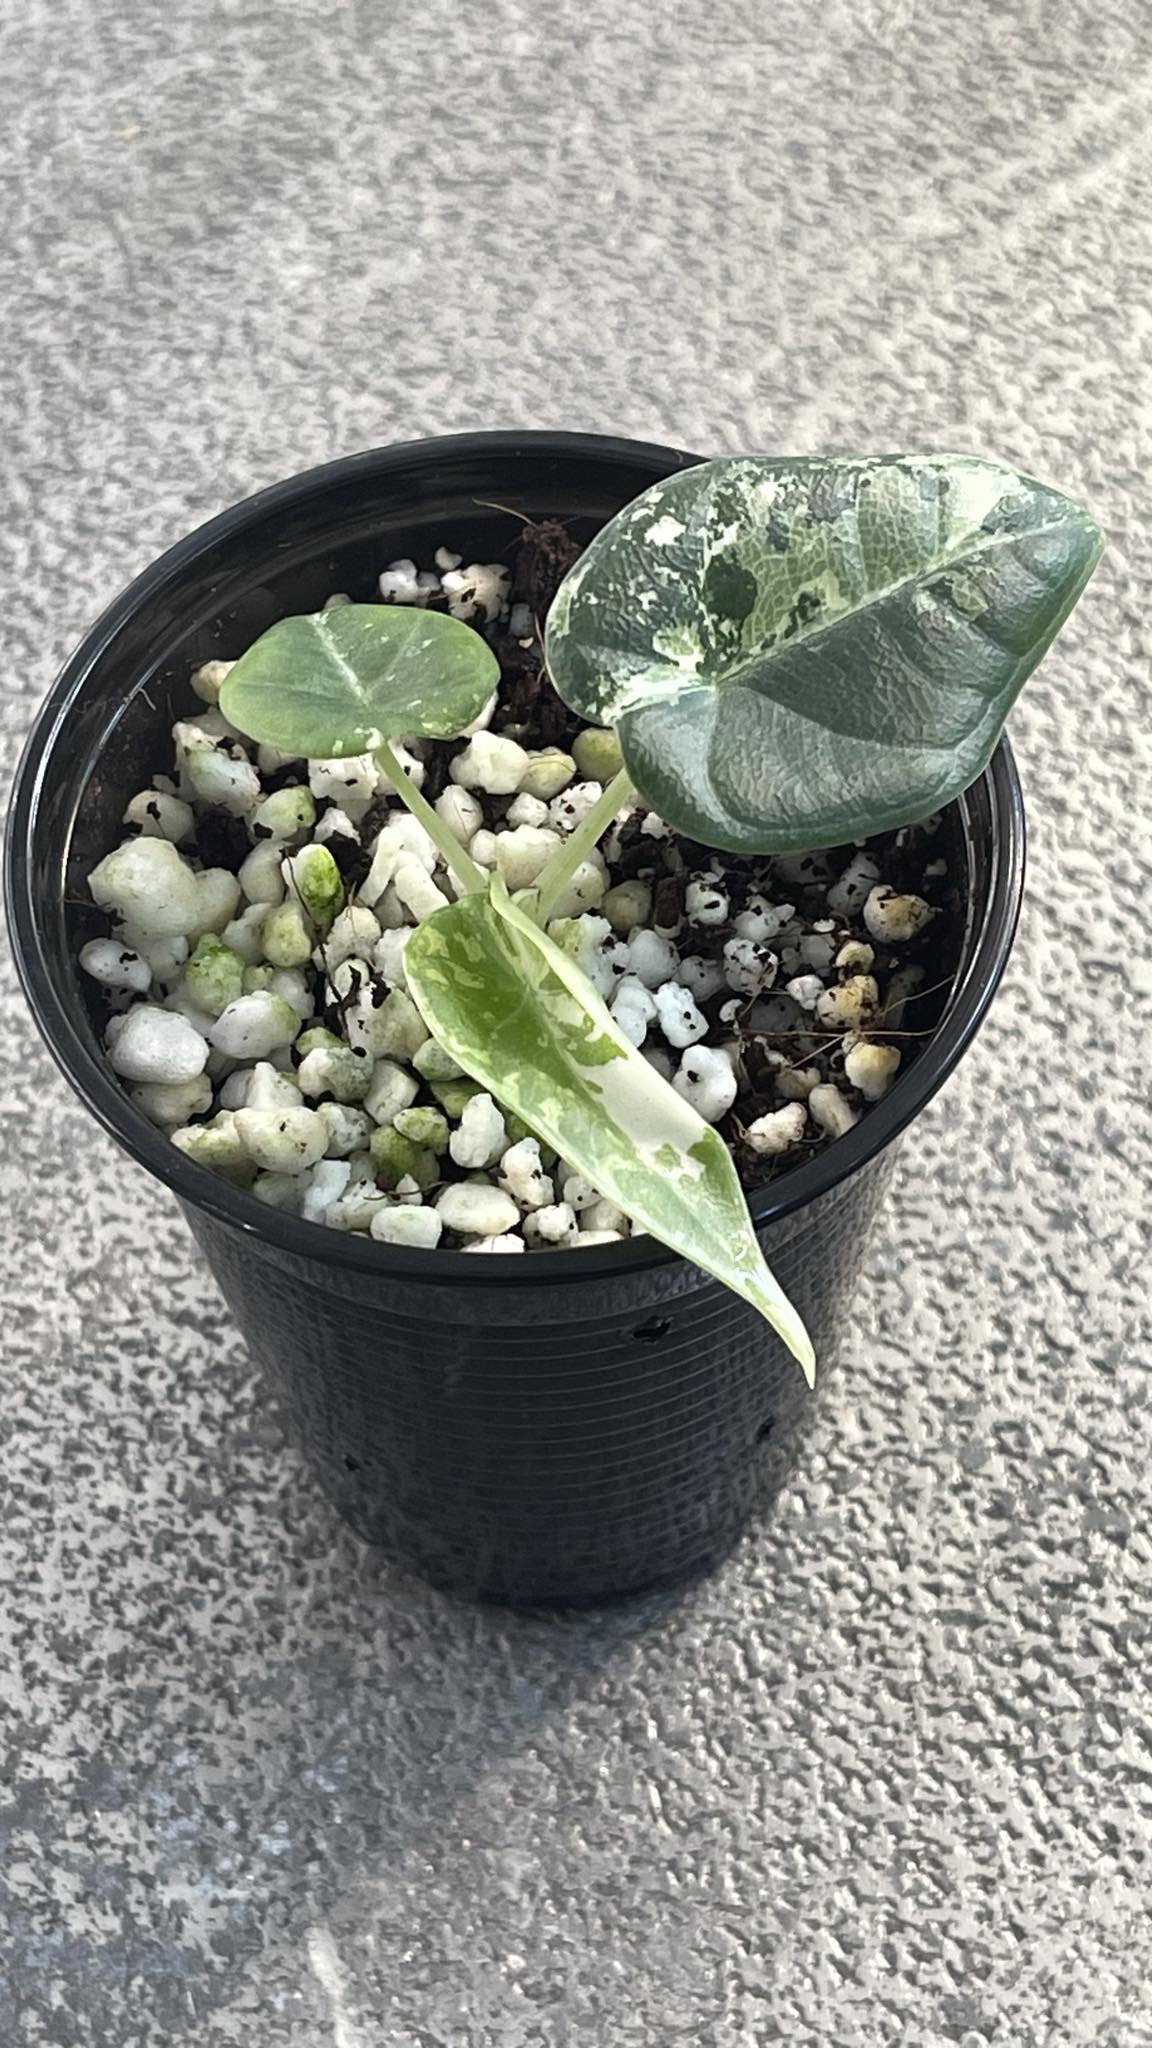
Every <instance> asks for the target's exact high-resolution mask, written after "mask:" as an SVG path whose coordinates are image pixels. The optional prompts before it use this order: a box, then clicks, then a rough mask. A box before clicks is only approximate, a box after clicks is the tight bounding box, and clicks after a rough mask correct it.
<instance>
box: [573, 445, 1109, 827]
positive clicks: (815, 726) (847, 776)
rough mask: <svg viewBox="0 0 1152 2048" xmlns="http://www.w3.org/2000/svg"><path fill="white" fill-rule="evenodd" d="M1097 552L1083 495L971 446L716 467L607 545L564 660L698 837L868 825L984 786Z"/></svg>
mask: <svg viewBox="0 0 1152 2048" xmlns="http://www.w3.org/2000/svg"><path fill="white" fill-rule="evenodd" d="M1101 546H1102V542H1101V536H1100V533H1099V530H1098V529H1097V527H1096V525H1095V524H1094V522H1093V520H1092V519H1091V518H1090V517H1089V515H1088V513H1087V512H1086V511H1085V510H1084V509H1083V507H1082V506H1080V505H1078V504H1076V503H1075V501H1074V500H1072V499H1070V498H1066V497H1064V496H1063V495H1062V494H1061V493H1060V492H1058V491H1054V490H1051V489H1049V488H1048V487H1047V486H1046V485H1044V484H1040V483H1037V482H1036V481H1035V479H1034V478H1032V477H1027V476H1022V475H1019V474H1017V472H1016V471H1014V470H1010V469H1005V468H1002V467H1001V466H1000V465H999V464H997V463H992V462H983V461H979V460H977V459H976V458H975V457H969V456H957V455H947V456H905V455H886V456H878V457H874V458H871V459H859V460H857V459H854V458H843V459H829V460H815V459H809V458H799V459H796V460H785V459H778V458H776V457H767V456H764V457H760V456H741V457H734V458H731V459H723V460H721V461H718V462H708V463H703V464H701V465H700V466H699V467H698V468H695V469H690V470H682V471H680V472H679V473H678V474H676V475H675V476H672V477H669V478H667V479H666V480H664V481H663V482H661V483H659V484H656V485H654V486H653V487H652V489H651V490H648V491H645V492H644V494H643V496H642V497H639V498H637V499H636V500H635V501H634V502H633V503H632V504H631V505H628V506H626V507H625V509H624V511H623V512H621V513H620V514H618V516H617V517H616V518H615V519H614V520H612V522H611V523H610V525H608V526H606V527H605V528H604V529H603V531H602V532H601V533H599V534H598V535H597V537H596V538H595V540H593V541H592V543H591V545H590V546H589V547H588V548H587V549H586V551H585V553H584V554H583V555H582V556H581V558H580V560H579V561H578V562H577V563H576V565H575V567H574V568H573V569H572V570H571V572H570V573H569V575H568V577H567V578H566V580H565V582H564V583H563V584H562V586H561V588H560V591H559V593H558V595H557V597H556V600H555V602H554V604H553V606H552V610H551V612H550V614H549V618H548V626H547V654H548V665H549V669H550V671H551V675H552V679H553V681H554V683H555V685H556V688H557V689H558V691H559V692H560V695H561V696H562V697H563V698H564V700H565V702H566V703H567V704H569V705H570V706H571V707H572V709H573V710H575V711H577V712H579V713H580V714H581V716H583V717H585V718H588V719H591V720H593V721H594V722H595V723H596V724H597V725H612V726H614V727H615V729H616V732H617V735H618V738H619V740H620V745H621V750H622V752H623V756H624V763H625V766H626V767H627V769H628V771H629V773H630V775H631V776H632V778H633V780H634V782H635V783H636V784H637V786H638V787H639V789H640V791H641V793H642V795H643V796H644V797H645V798H646V799H647V801H648V802H649V803H651V804H653V805H654V806H655V808H656V809H657V810H658V811H659V812H660V813H661V815H662V816H663V817H665V818H667V819H668V821H669V822H670V823H671V824H673V825H675V826H677V827H678V828H679V829H680V830H681V831H683V832H686V833H688V834H690V835H691V836H692V837H693V838H695V839H700V840H703V841H705V842H706V843H707V844H709V845H712V846H717V847H723V848H726V849H729V850H732V851H735V852H764V853H773V852H791V851H795V850H798V849H805V848H808V847H814V846H828V845H834V844H837V843H839V842H842V841H844V840H849V839H860V838H867V837H868V836H869V835H870V834H872V833H874V832H880V831H885V830H888V829H889V828H891V827H892V826H895V825H900V824H904V823H907V822H909V821H911V820H914V819H916V818H918V817H924V816H926V815H927V813H928V812H930V811H933V810H936V809H937V808H938V807H939V806H940V805H941V804H943V803H946V802H948V801H949V800H950V799H951V798H952V797H954V796H957V795H959V793H960V792H961V790H963V789H966V788H967V787H968V785H969V784H970V783H971V782H972V781H974V779H975V777H976V776H977V775H978V774H979V773H980V771H981V769H982V768H984V767H985V766H986V764H987V762H988V760H989V758H990V756H991V754H992V751H993V749H994V747H995V745H996V742H997V740H998V738H999V736H1000V732H1001V730H1002V728H1003V724H1004V720H1005V718H1006V717H1007V715H1008V712H1009V710H1010V708H1011V706H1012V703H1013V701H1014V700H1015V698H1016V696H1017V694H1018V692H1019V690H1020V689H1021V687H1022V685H1023V683H1024V682H1025V680H1026V679H1027V677H1028V676H1029V675H1030V673H1031V671H1032V669H1033V668H1034V667H1035V665H1036V663H1037V662H1038V661H1039V659H1040V657H1041V655H1042V654H1043V653H1044V651H1045V649H1046V648H1047V647H1048V645H1049V644H1050V642H1051V641H1052V639H1053V638H1054V637H1055V635H1056V633H1057V632H1058V631H1059V629H1060V627H1061V625H1062V624H1063V622H1064V620H1065V619H1066V618H1067V616H1068V613H1069V612H1070V611H1071V609H1072V607H1073V605H1074V604H1075V602H1076V600H1077V598H1078V597H1079V595H1080V593H1081V591H1082V590H1083V588H1084V585H1085V583H1086V582H1087V581H1088V578H1089V576H1090V575H1091V573H1092V570H1093V568H1094V567H1095V564H1096V562H1097V560H1098V559H1099V555H1100V550H1101Z"/></svg>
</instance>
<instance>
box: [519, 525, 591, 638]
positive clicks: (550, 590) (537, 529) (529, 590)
mask: <svg viewBox="0 0 1152 2048" xmlns="http://www.w3.org/2000/svg"><path fill="white" fill-rule="evenodd" d="M582 552H583V550H582V548H581V546H580V543H579V541H576V540H573V538H572V535H571V534H570V533H569V532H568V529H567V527H566V526H564V525H563V524H562V522H561V521H560V520H559V519H539V520H537V521H536V522H535V524H534V525H531V526H526V527H525V528H524V530H523V532H522V533H521V535H520V538H519V540H518V541H517V542H516V546H515V548H514V549H513V552H512V602H513V604H526V605H527V606H528V609H529V611H530V612H531V614H532V617H533V620H534V621H535V622H536V624H537V625H539V626H542V625H543V623H544V620H545V619H546V617H547V616H548V608H549V606H550V605H551V603H552V599H553V598H554V597H555V595H556V592H557V591H558V590H559V588H560V585H561V584H562V583H563V581H564V578H565V576H566V575H567V574H568V571H569V569H570V568H571V567H572V564H573V562H574V561H575V560H576V558H577V556H578V555H580V554H581V553H582Z"/></svg>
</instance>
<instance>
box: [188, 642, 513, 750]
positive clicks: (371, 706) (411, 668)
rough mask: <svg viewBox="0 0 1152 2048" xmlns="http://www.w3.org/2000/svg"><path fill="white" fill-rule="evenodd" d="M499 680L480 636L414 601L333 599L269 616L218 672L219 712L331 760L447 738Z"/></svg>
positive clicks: (269, 741)
mask: <svg viewBox="0 0 1152 2048" xmlns="http://www.w3.org/2000/svg"><path fill="white" fill-rule="evenodd" d="M499 680H500V664H499V662H498V661H497V659H496V656H495V655H494V654H493V652H492V649H491V648H490V647H489V645H488V643H487V641H486V640H484V639H482V638H481V636H480V634H479V633H477V632H475V631H474V630H473V628H472V627H471V626H466V625H465V624H464V623H463V621H462V620H460V619H454V618H451V617H450V616H449V615H448V614H447V613H445V612H429V611H424V610H423V609H422V608H420V607H419V606H409V605H392V604H343V605H333V606H332V607H331V609H330V610H328V611H323V612H311V613H304V614H302V615H300V616H298V617H296V618H290V619H279V620H278V621H277V623H276V624H275V625H274V626H269V628H268V631H267V632H266V633H262V634H261V636H260V638H259V640H257V641H256V642H255V643H254V644H253V646H251V647H250V648H249V649H248V651H247V653H246V654H242V655H241V656H240V659H239V661H238V662H236V664H235V666H234V667H233V669H232V670H231V673H230V674H229V675H228V676H227V677H226V678H225V682H224V687H223V689H222V690H221V692H220V708H221V710H222V711H223V713H224V716H225V718H227V719H229V720H230V721H231V723H232V724H233V725H234V726H236V727H238V729H239V730H240V731H241V732H244V733H248V734H249V735H250V736H251V738H253V739H256V740H260V741H261V742H262V743H263V744H264V745H266V746H270V747H279V748H280V749H281V751H282V752H283V753H285V754H301V755H307V756H310V757H312V758H314V759H320V760H334V759H337V758H340V757H342V756H343V755H346V754H367V753H373V752H375V750H376V748H377V747H379V746H380V745H381V744H382V742H383V741H384V740H389V739H404V738H406V737H407V736H409V735H416V734H423V735H425V736H426V737H427V738H429V739H451V738H452V737H453V736H454V735H455V734H456V733H460V732H463V730H464V728H465V726H466V725H471V723H472V720H473V719H474V718H478V717H479V715H480V712H481V711H482V710H483V708H484V705H485V704H486V703H487V701H488V698H489V697H490V696H491V694H492V692H493V690H494V689H495V688H496V685H497V683H498V682H499Z"/></svg>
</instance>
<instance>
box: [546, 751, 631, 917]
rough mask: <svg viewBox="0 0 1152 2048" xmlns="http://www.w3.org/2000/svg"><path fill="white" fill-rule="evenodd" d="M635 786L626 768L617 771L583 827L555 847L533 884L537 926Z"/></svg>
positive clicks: (580, 826)
mask: <svg viewBox="0 0 1152 2048" xmlns="http://www.w3.org/2000/svg"><path fill="white" fill-rule="evenodd" d="M635 787H636V784H635V783H634V782H633V780H632V777H631V776H630V775H629V773H628V770H627V769H626V768H622V769H621V770H620V773H619V775H617V776H615V777H614V778H613V780H612V781H611V782H610V783H609V784H608V787H607V789H606V790H605V791H604V793H603V795H602V796H601V798H600V801H599V803H597V804H594V805H593V807H592V809H591V810H590V811H589V813H588V816H587V817H586V818H585V820H584V822H583V824H582V825H577V827H576V830H575V831H574V832H572V833H570V834H569V836H568V838H567V839H566V840H565V842H564V844H563V846H558V847H557V849H556V851H555V853H554V854H553V855H552V858H551V860H549V862H548V864H547V866H546V867H545V868H544V869H543V870H542V872H541V874H540V877H539V879H538V881H537V883H536V902H535V905H534V907H533V911H532V915H533V916H534V918H535V920H536V923H537V924H539V925H543V924H544V923H545V921H546V919H547V917H548V913H549V911H550V910H551V908H552V905H553V904H554V903H555V901H556V898H557V897H558V896H559V895H560V893H561V891H562V890H563V888H564V887H565V885H566V884H567V883H568V882H570V881H571V879H572V876H573V875H574V874H575V872H576V870H577V868H578V867H579V865H580V863H581V861H582V860H584V859H585V858H586V856H587V855H588V854H590V853H591V851H592V848H593V847H594V846H595V844H596V842H597V840H598V839H600V838H602V837H603V835H604V833H605V832H606V831H607V830H608V827H609V825H610V824H611V823H612V820H613V818H614V817H615V816H616V813H617V811H619V810H621V809H622V808H623V806H624V805H625V804H626V803H627V801H628V799H629V797H630V796H631V794H632V792H633V790H634V789H635Z"/></svg>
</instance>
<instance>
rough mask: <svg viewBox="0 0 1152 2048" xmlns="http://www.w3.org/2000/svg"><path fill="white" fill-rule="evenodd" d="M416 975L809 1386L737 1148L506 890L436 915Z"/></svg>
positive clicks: (497, 887)
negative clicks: (747, 1305)
mask: <svg viewBox="0 0 1152 2048" xmlns="http://www.w3.org/2000/svg"><path fill="white" fill-rule="evenodd" d="M404 966H405V973H406V975H407V979H408V986H409V989H410V991H411V993H412V995H413V996H414V997H415V1000H416V1002H417V1003H418V1004H419V1007H420V1010H421V1012H422V1014H423V1017H424V1021H425V1023H426V1024H427V1026H428V1028H429V1030H430V1031H431V1032H432V1033H433V1035H434V1036H435V1037H436V1038H437V1039H438V1040H439V1042H440V1044H441V1045H442V1046H443V1047H444V1049H445V1051H446V1052H449V1053H451V1055H452V1057H453V1058H454V1059H456V1060H457V1061H459V1063H460V1065H461V1066H462V1067H464V1068H465V1069H466V1071H467V1072H468V1073H469V1074H471V1075H472V1076H473V1077H474V1078H475V1079H476V1080H477V1081H480V1082H481V1083H482V1084H483V1086H484V1087H485V1088H487V1089H489V1090H490V1091H491V1093H492V1094H493V1095H494V1096H495V1097H496V1098H497V1099H498V1100H499V1101H501V1102H503V1103H504V1104H506V1106H507V1107H508V1108H509V1109H511V1110H513V1111H514V1112H515V1114H516V1115H517V1116H519V1117H522V1118H523V1120H524V1122H525V1123H527V1124H528V1125H529V1126H530V1127H531V1129H532V1130H534V1131H535V1132H536V1133H537V1135H538V1136H539V1137H540V1138H542V1139H543V1140H544V1141H545V1143H547V1144H549V1145H551V1146H554V1147H555V1149H556V1151H557V1152H559V1153H560V1155H561V1156H562V1158H564V1159H566V1160H568V1161H569V1162H570V1164H571V1165H573V1166H574V1167H576V1168H577V1169H578V1170H579V1171H580V1173H582V1174H583V1175H584V1176H585V1177H586V1178H587V1179H588V1180H589V1181H591V1182H592V1184H593V1186H594V1187H596V1188H598V1189H599V1190H600V1192H601V1193H602V1194H603V1195H606V1196H607V1197H608V1198H609V1199H610V1200H611V1201H614V1202H616V1203H617V1204H618V1205H619V1207H620V1208H622V1209H623V1210H624V1211H625V1213H626V1214H627V1215H629V1216H631V1217H632V1219H633V1221H634V1222H636V1223H638V1224H639V1225H641V1227H642V1228H643V1229H645V1230H648V1231H650V1232H651V1233H652V1235H653V1236H654V1237H658V1238H659V1239H661V1241H662V1242H663V1243H664V1244H667V1245H670V1246H671V1247H672V1249H673V1250H674V1251H678V1252H681V1253H682V1254H683V1255H684V1257H685V1258H688V1259H691V1260H693V1261H694V1262H695V1264H696V1265H698V1266H702V1267H703V1268H704V1269H705V1271H706V1272H709V1273H713V1274H715V1276H716V1278H717V1279H719V1280H722V1281H723V1282H724V1284H725V1285H726V1286H728V1287H730V1288H731V1289H732V1290H733V1292H734V1293H736V1294H739V1295H742V1296H743V1297H744V1299H745V1300H746V1301H749V1302H751V1303H752V1305H753V1307H755V1308H756V1309H758V1310H759V1311H760V1313H761V1315H763V1316H764V1317H766V1319H767V1320H768V1322H769V1323H771V1324H772V1326H773V1328H774V1329H776V1330H777V1331H778V1332H779V1333H780V1335H781V1337H782V1338H783V1339H784V1342H785V1343H786V1344H787V1345H788V1347H789V1349H790V1350H791V1351H792V1352H793V1354H794V1355H795V1357H796V1358H797V1359H798V1360H799V1361H800V1363H801V1365H802V1366H803V1368H804V1371H805V1373H806V1374H807V1376H808V1377H809V1379H810V1378H811V1376H812V1371H813V1363H814V1361H813V1354H812V1346H811V1343H810V1341H809V1338H808V1335H807V1332H806V1331H805V1329H804V1326H803V1323H802V1322H801V1320H800V1317H799V1316H798V1315H797V1313H796V1310H795V1309H794V1308H793V1307H792V1304H791V1303H790V1302H789V1300H788V1299H787V1296H786V1295H785V1294H784V1293H783V1291H782V1289H781V1288H780V1287H779V1286H778V1285H777V1283H776V1281H775V1280H774V1279H773V1277H772V1274H771V1273H770V1271H769V1270H768V1267H767V1265H766V1264H765V1261H764V1256H763V1253H762V1252H761V1250H760V1246H759V1244H758V1243H757V1240H756V1234H755V1231H754V1229H753V1226H752V1220H751V1218H750V1216H749V1214H748V1207H747V1204H746V1202H745V1200H744V1194H743V1191H742V1189H741V1186H740V1182H739V1179H738V1177H737V1174H736V1169H735V1167H734V1165H733V1163H732V1159H731V1155H730V1154H729V1151H728V1148H727V1146H726V1145H725V1143H724V1140H723V1139H722V1138H721V1137H720V1135H719V1133H718V1132H717V1131H715V1130H713V1129H712V1127H711V1126H710V1125H709V1124H706V1123H705V1122H704V1120H703V1118H702V1117H700V1116H699V1115H698V1114H697V1112H696V1111H695V1110H694V1109H692V1108H691V1107H690V1106H689V1104H688V1103H687V1102H685V1101H684V1100H683V1098H682V1097H681V1096H679V1095H678V1094H677V1093H676V1091H675V1089H674V1088H672V1087H670V1085H669V1084H668V1082H666V1081H664V1080H662V1079H661V1077H660V1075H659V1074H657V1073H656V1072H655V1070H654V1069H653V1068H652V1067H651V1066H650V1065H649V1064H648V1061H647V1060H646V1059H644V1058H643V1057H642V1056H641V1054H640V1053H639V1052H638V1051H637V1050H636V1048H635V1046H634V1045H632V1044H631V1043H630V1041H629V1040H628V1039H627V1038H625V1036H624V1034H623V1033H622V1032H621V1031H620V1029H619V1027H618V1025H617V1024H616V1022H615V1020H614V1019H613V1018H612V1016H611V1015H610V1014H609V1012H608V1009H607V1007H606V1006H605V1004H604V1003H603V1001H602V1000H601V998H600V996H599V995H598V994H597V993H596V990H595V989H594V988H593V987H592V984H591V983H590V982H589V981H588V979H587V977H586V976H585V975H584V974H583V973H582V971H581V970H580V968H579V967H577V965H576V964H575V962H574V961H573V960H572V959H571V958H570V957H569V956H568V955H567V954H565V953H563V952H561V950H560V948H559V947H558V946H556V945H554V944H553V942H552V941H551V940H550V939H549V938H548V937H547V936H546V935H545V934H544V933H543V932H542V931H540V930H539V928H538V927H537V926H536V925H534V924H533V922H532V920H531V918H530V917H528V916H527V914H526V913H525V911H524V910H522V909H521V908H520V907H519V906H518V905H517V904H515V903H513V902H512V901H511V899H510V897H509V895H508V892H507V890H506V888H505V887H504V884H503V882H502V881H501V880H500V879H499V878H498V877H497V878H496V879H495V880H494V881H493V882H492V885H491V892H490V894H488V895H473V896H466V897H464V898H463V899H462V900H461V901H460V902H458V903H454V904H452V905H451V906H450V907H449V908H448V909H447V910H441V911H437V912H436V914H435V915H434V916H432V917H430V918H428V919H427V920H426V922H425V923H424V924H422V925H421V926H420V928H419V930H418V931H415V932H414V933H413V935H412V938H411V939H410V941H409V944H408V948H407V951H406V952H405V956H404Z"/></svg>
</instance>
